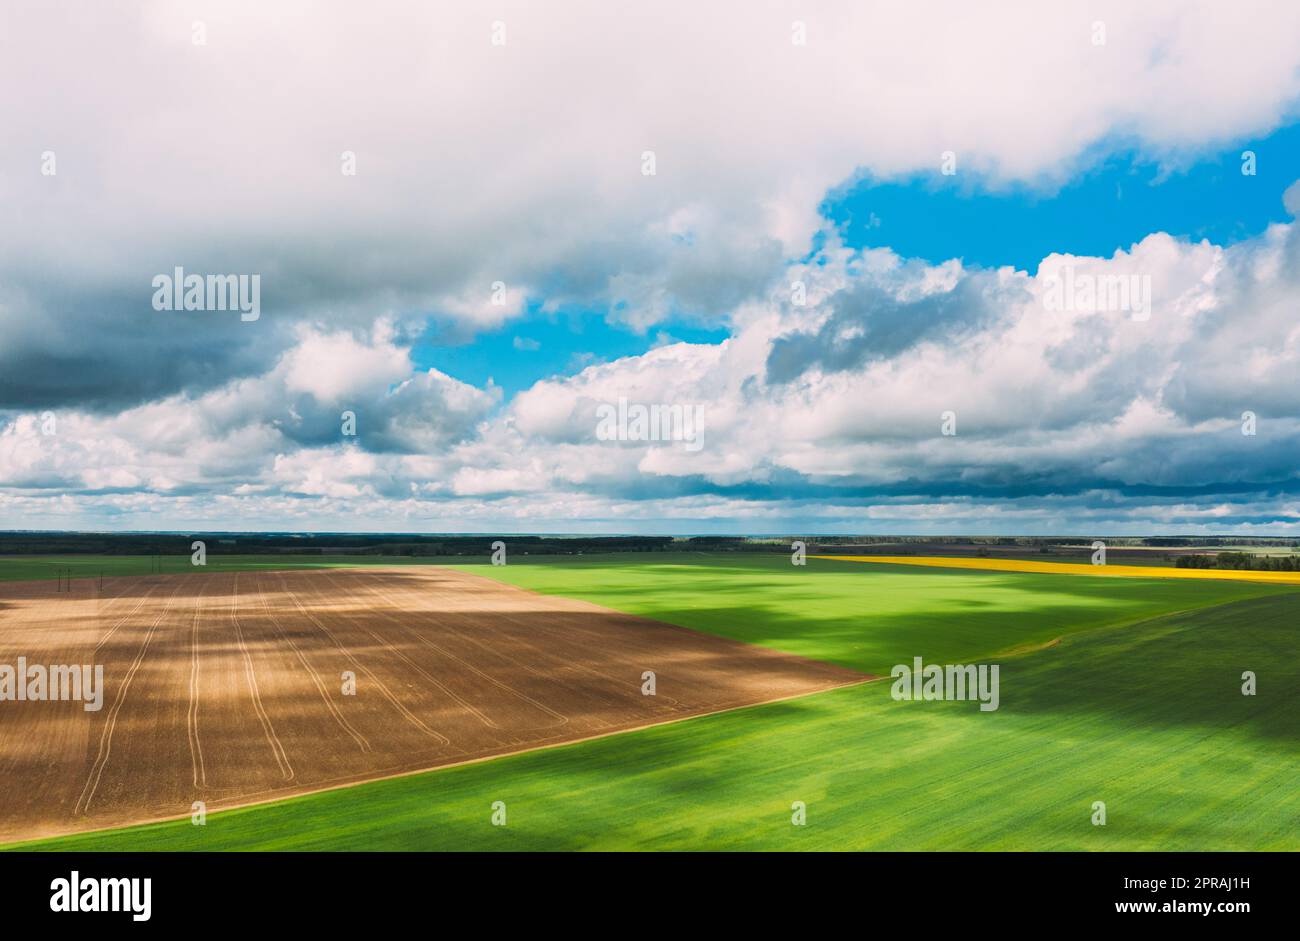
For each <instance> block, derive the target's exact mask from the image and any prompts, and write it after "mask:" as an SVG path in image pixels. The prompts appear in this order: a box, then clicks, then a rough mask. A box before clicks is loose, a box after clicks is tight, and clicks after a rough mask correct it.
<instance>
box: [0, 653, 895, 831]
mask: <svg viewBox="0 0 1300 941" xmlns="http://www.w3.org/2000/svg"><path fill="white" fill-rule="evenodd" d="M882 679H887V677H881V676H866V675H864V676H863V678H862V679H859V680H849V681H847V682H844V683H839V684H836V685H832V686H827V687H824V688H823V689H813V690H807V691H805V692H802V693H792V694H790V695H789V696H777V697H775V698H773V699H765V700H762V701H761V702H752V703H744V704H741V705H738V706H727V707H725V708H723V709H716V710H714V711H712V712H699V713H696V714H695V715H689V716H673V717H671V718H666V719H661V720H658V721H655V722H647V723H644V724H642V725H635V726H629V727H628V728H625V729H612V730H608V731H604V732H596V733H593V734H592V735H586V736H583V737H582V738H572V739H566V740H565V741H563V742H551V743H549V744H534V745H529V746H525V747H523V748H516V749H512V750H510V751H502V752H495V753H493V754H491V755H479V756H476V757H474V758H462V759H460V760H457V761H451V762H447V763H446V764H440V765H431V766H428V767H424V768H413V769H411V770H410V771H397V772H394V773H392V774H384V775H379V776H377V777H373V778H362V779H359V780H354V781H343V782H340V783H338V784H327V785H325V786H324V787H318V788H312V789H311V790H306V791H301V792H299V793H297V794H282V795H276V796H271V797H265V798H262V799H259V800H251V801H242V802H240V803H237V804H231V805H229V806H224V807H218V808H216V809H214V810H213V811H212V813H214V814H227V813H233V812H235V811H240V810H250V809H252V808H255V807H266V806H270V805H273V804H280V803H288V802H290V801H296V800H301V799H303V798H308V797H314V796H315V795H317V794H327V793H330V792H333V791H343V790H347V789H348V788H354V787H363V786H365V785H367V784H377V783H379V782H381V781H395V780H398V779H400V778H410V777H414V776H416V775H418V774H433V773H434V772H439V771H448V770H450V769H452V768H463V767H465V766H467V765H478V764H483V763H484V762H488V761H497V760H498V759H503V758H516V757H518V756H520V755H524V754H527V753H529V752H544V751H553V750H555V749H559V748H567V747H568V746H570V745H582V744H585V743H587V742H593V741H597V740H599V739H602V738H613V737H614V736H616V735H625V734H627V733H629V732H643V731H645V730H646V729H653V728H658V727H659V726H665V725H677V724H678V723H682V722H694V721H696V720H699V719H708V718H710V717H712V716H721V715H726V714H728V713H732V712H739V711H740V710H742V709H760V708H762V707H763V706H771V705H775V704H777V703H783V702H790V701H792V700H795V699H805V698H808V697H810V696H821V695H823V694H824V693H833V692H835V691H836V690H840V689H849V688H851V687H855V686H866V685H867V684H869V683H875V682H878V681H879V680H882ZM266 793H269V792H266ZM189 819H190V815H189V814H178V815H175V816H170V817H151V818H148V819H144V820H137V821H134V822H132V823H126V824H120V825H118V826H113V827H100V828H98V829H93V830H78V831H74V832H72V833H63V834H59V835H58V836H50V837H38V838H36V839H34V840H23V841H20V842H15V843H3V844H0V852H7V851H22V848H23V846H24V844H30V843H47V842H53V841H56V840H63V839H73V838H78V837H84V836H93V835H96V834H104V833H112V832H114V831H117V830H131V829H134V828H136V827H148V826H156V825H158V824H165V823H179V822H180V821H183V820H189ZM52 851H57V849H55V850H52Z"/></svg>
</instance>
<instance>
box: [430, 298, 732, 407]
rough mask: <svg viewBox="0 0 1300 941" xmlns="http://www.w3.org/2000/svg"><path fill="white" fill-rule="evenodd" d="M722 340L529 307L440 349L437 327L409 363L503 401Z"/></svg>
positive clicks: (712, 332)
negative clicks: (490, 390)
mask: <svg viewBox="0 0 1300 941" xmlns="http://www.w3.org/2000/svg"><path fill="white" fill-rule="evenodd" d="M727 335H728V332H727V330H726V328H725V327H724V326H722V325H718V326H713V327H709V326H705V325H702V324H700V323H699V322H698V321H697V320H694V319H692V320H672V319H670V320H665V321H664V322H662V323H659V324H656V325H655V326H654V327H651V328H648V329H645V330H637V329H635V328H634V327H633V326H631V325H629V324H627V323H624V322H621V321H619V320H618V319H617V318H616V317H613V316H610V315H609V312H608V311H602V310H592V309H589V308H579V307H561V308H560V309H558V310H555V311H549V312H548V311H543V310H542V304H541V303H540V302H538V301H536V300H534V301H530V302H529V303H528V304H527V305H526V307H525V310H524V314H523V316H522V317H520V318H519V319H516V320H512V321H510V322H509V323H507V324H505V325H503V326H501V327H499V328H497V329H495V330H490V331H485V332H482V333H479V334H477V335H476V336H474V337H469V338H467V337H463V336H457V335H456V334H454V333H453V334H451V335H450V336H448V337H446V338H445V339H443V340H442V342H440V336H439V331H438V327H437V324H436V322H435V323H433V324H431V325H430V326H429V329H428V330H427V331H426V332H425V333H424V334H423V335H422V336H421V337H420V339H419V340H418V341H416V343H415V344H414V345H413V347H412V350H411V358H412V361H413V362H414V363H415V365H416V366H417V367H419V368H421V369H428V368H430V367H432V368H434V369H438V370H441V371H442V372H445V373H448V374H450V375H453V376H455V377H456V378H458V379H460V380H461V381H463V382H469V383H473V384H474V385H478V386H483V385H486V384H487V383H488V381H489V380H490V381H492V382H493V383H494V384H495V385H497V386H498V387H499V388H500V389H501V390H502V391H503V392H504V393H505V394H506V396H513V395H514V394H515V393H517V392H520V391H522V390H524V389H527V388H528V387H529V386H531V385H532V384H533V383H534V382H537V381H538V380H541V379H547V378H550V377H551V376H557V375H564V374H567V373H570V372H577V371H579V370H581V369H584V368H586V367H587V366H592V365H596V364H599V363H607V362H610V361H611V360H615V359H619V358H621V357H624V356H637V355H639V354H641V353H645V352H646V351H647V350H650V349H653V348H654V347H656V346H662V345H664V344H665V343H673V342H686V343H718V342H720V341H722V340H723V339H725V338H726V337H727Z"/></svg>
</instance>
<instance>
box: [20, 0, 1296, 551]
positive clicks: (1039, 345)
mask: <svg viewBox="0 0 1300 941" xmlns="http://www.w3.org/2000/svg"><path fill="white" fill-rule="evenodd" d="M494 20H497V21H500V22H502V23H503V24H504V27H505V36H506V42H505V44H504V45H493V44H492V42H491V37H492V28H493V21H494ZM196 21H199V22H201V23H202V24H203V26H204V28H205V40H206V41H205V42H204V43H203V44H200V45H196V44H195V43H194V41H193V39H194V23H195V22H196ZM1097 21H1103V22H1104V24H1105V31H1106V42H1105V44H1104V45H1097V44H1095V43H1094V42H1093V36H1094V32H1093V24H1094V23H1095V22H1097ZM796 26H800V27H802V28H803V29H805V30H806V34H807V37H808V41H807V44H806V45H799V44H796V43H794V42H792V41H791V37H792V30H794V29H795V28H796ZM0 35H2V36H4V37H5V39H4V43H5V45H4V55H2V56H0V82H3V86H4V87H5V88H8V89H11V91H10V92H9V93H5V94H4V95H3V96H0V122H2V123H3V126H4V127H5V133H4V135H2V136H0V164H3V166H4V167H6V172H5V173H4V174H0V210H3V211H4V213H5V218H6V219H9V220H14V223H15V224H12V225H7V226H4V227H0V410H3V411H0V513H3V514H4V515H5V518H6V519H10V520H13V525H23V524H28V525H42V526H48V525H57V524H59V523H60V522H62V523H64V524H65V525H85V524H87V523H88V522H93V521H100V522H103V521H111V522H112V523H113V524H114V525H128V526H129V525H136V526H149V525H157V521H158V520H159V519H161V518H166V519H168V520H174V521H175V525H178V526H180V525H186V524H189V525H208V526H212V525H217V526H221V525H226V526H233V527H234V528H242V527H245V526H247V527H256V526H259V525H262V526H274V527H292V526H295V525H301V526H302V527H303V528H319V527H320V526H322V525H325V526H326V527H327V528H328V527H329V525H330V524H329V523H323V522H322V521H337V523H336V524H335V525H336V528H342V527H344V526H350V527H356V528H371V527H372V526H378V527H380V528H384V527H389V528H456V527H458V526H463V527H466V528H476V527H477V528H485V527H490V526H491V525H494V524H495V525H497V526H500V525H502V524H503V523H504V522H505V521H509V520H517V521H520V525H521V527H522V528H537V529H547V528H561V529H564V528H569V529H572V528H582V527H583V526H586V525H591V526H596V527H602V528H609V527H610V526H611V525H613V526H616V527H617V526H618V525H619V524H620V521H626V522H627V525H628V526H632V525H636V526H637V527H639V528H641V527H649V528H653V526H654V525H661V524H662V525H671V526H678V525H686V526H687V527H688V528H689V527H692V526H697V525H699V526H703V525H708V522H707V521H711V520H716V521H727V520H730V521H732V522H733V523H734V521H735V520H737V519H748V520H752V521H755V522H754V524H753V525H755V526H763V527H767V528H769V529H776V528H780V526H781V525H782V522H783V521H788V520H807V519H815V520H821V521H825V523H826V525H828V526H835V527H841V526H843V527H848V528H859V529H861V528H870V527H871V525H873V524H879V525H886V524H888V523H889V521H893V520H903V521H906V520H913V521H914V522H915V523H916V525H917V526H926V525H930V524H931V523H932V524H933V525H934V526H936V527H939V528H943V527H945V526H949V527H951V526H959V525H960V524H961V521H963V520H967V519H969V520H978V519H984V520H987V519H988V518H989V517H988V514H989V513H990V512H992V511H990V509H989V507H990V506H996V507H997V509H996V512H997V513H999V514H1002V515H1001V516H1000V517H999V518H1000V519H1002V520H1004V521H1005V523H1006V525H1007V526H1008V527H1013V528H1014V527H1016V526H1029V525H1040V526H1043V527H1046V528H1051V527H1052V526H1057V527H1059V526H1061V525H1064V524H1067V523H1071V522H1072V521H1075V520H1079V519H1099V520H1105V521H1108V522H1109V523H1113V524H1114V525H1115V526H1117V527H1122V526H1126V525H1130V524H1131V525H1134V526H1141V525H1143V523H1144V521H1146V523H1147V524H1149V523H1150V522H1151V521H1153V520H1154V521H1157V522H1159V523H1160V524H1162V525H1170V526H1183V525H1186V526H1199V525H1206V526H1211V525H1214V524H1215V523H1216V522H1222V521H1224V520H1231V521H1234V523H1240V525H1241V526H1243V527H1249V526H1255V525H1258V526H1267V525H1270V523H1272V522H1276V521H1278V520H1281V521H1282V522H1284V523H1285V524H1286V525H1288V526H1290V525H1294V523H1295V520H1296V500H1295V498H1294V497H1293V496H1292V494H1294V493H1295V491H1296V489H1297V487H1296V477H1295V473H1296V472H1295V470H1294V468H1295V467H1296V466H1297V465H1296V457H1297V456H1300V455H1298V454H1297V441H1298V440H1300V438H1298V437H1297V435H1300V414H1298V413H1297V405H1296V401H1297V397H1296V396H1295V394H1294V391H1295V380H1294V376H1295V375H1296V374H1297V372H1296V367H1297V365H1300V363H1297V360H1298V359H1300V334H1298V333H1297V327H1296V326H1295V325H1294V320H1295V318H1294V315H1293V311H1292V310H1291V308H1292V307H1293V299H1294V297H1295V296H1296V287H1297V285H1296V283H1295V282H1296V277H1297V275H1296V272H1297V271H1300V264H1298V262H1300V238H1298V237H1297V235H1296V226H1295V223H1288V224H1284V225H1278V226H1275V227H1273V228H1272V229H1270V230H1269V231H1267V232H1266V233H1264V234H1262V235H1260V236H1259V237H1257V238H1255V239H1252V240H1250V241H1247V242H1243V243H1240V244H1237V245H1234V246H1231V247H1222V246H1216V245H1213V244H1209V243H1192V242H1187V241H1181V240H1178V239H1175V238H1172V237H1170V236H1167V235H1164V234H1161V233H1153V234H1151V235H1150V236H1149V237H1147V238H1145V239H1143V240H1142V241H1140V242H1139V243H1137V244H1136V245H1133V246H1131V247H1130V248H1129V249H1128V250H1126V251H1121V252H1118V253H1116V254H1115V255H1114V256H1113V257H1109V258H1079V257H1073V256H1068V255H1063V254H1057V255H1051V256H1049V257H1047V258H1045V259H1043V260H1042V263H1041V265H1040V266H1039V267H1038V269H1037V270H1036V271H1013V270H1010V269H1005V270H997V271H988V270H977V269H968V268H965V267H963V266H962V265H961V263H959V262H956V261H951V262H947V263H944V264H938V265H929V264H924V263H921V262H918V261H915V260H909V259H905V258H900V257H898V256H897V255H896V254H895V253H893V252H891V251H889V250H888V249H875V250H867V251H853V250H850V249H848V248H845V247H844V246H842V245H841V244H840V243H839V242H838V240H837V238H836V234H835V232H834V231H831V230H829V229H828V227H827V223H826V220H825V219H823V218H822V216H821V213H820V211H819V208H820V206H821V204H822V201H823V200H824V199H825V197H826V195H827V193H828V192H830V191H832V190H833V189H834V188H836V187H838V186H841V185H843V184H845V183H846V182H848V181H852V180H854V179H857V178H859V177H862V176H869V177H871V178H873V179H889V178H898V177H912V176H922V177H923V176H926V175H932V174H936V173H937V172H938V171H939V166H940V160H941V155H942V154H943V153H944V152H947V151H951V152H952V153H953V154H954V156H955V159H956V161H957V165H958V167H959V168H960V171H959V172H960V174H961V175H962V179H963V180H967V181H968V185H970V186H972V187H984V188H989V189H993V190H997V189H999V188H1001V187H1003V186H1005V185H1009V184H1013V183H1016V184H1028V185H1030V186H1032V187H1039V188H1043V189H1050V188H1052V187H1053V186H1055V185H1058V184H1060V183H1063V182H1064V181H1066V180H1067V179H1069V178H1070V176H1071V174H1074V173H1077V172H1078V171H1079V170H1080V169H1082V168H1085V167H1087V166H1088V165H1089V163H1090V162H1095V161H1098V160H1101V159H1103V158H1104V157H1105V156H1107V154H1109V153H1111V152H1113V151H1115V150H1116V149H1125V150H1128V149H1133V150H1135V151H1137V152H1139V153H1140V154H1141V155H1142V156H1143V158H1144V159H1151V160H1156V161H1159V162H1161V163H1162V164H1165V165H1167V166H1168V167H1170V168H1171V169H1173V168H1177V167H1179V166H1181V165H1182V164H1183V163H1185V162H1187V161H1190V160H1193V159H1194V158H1195V157H1196V155H1197V154H1199V153H1201V152H1202V151H1204V150H1205V149H1206V148H1210V147H1215V146H1218V145H1222V144H1224V143H1226V142H1230V141H1233V140H1236V139H1240V138H1242V137H1244V136H1246V135H1250V134H1257V133H1263V132H1267V131H1269V130H1270V129H1272V128H1274V127H1276V126H1277V125H1278V124H1279V123H1280V122H1282V121H1284V120H1285V119H1286V118H1287V115H1288V114H1290V113H1292V109H1294V107H1295V104H1296V101H1297V98H1298V97H1300V69H1297V63H1300V7H1297V6H1296V5H1295V4H1290V3H1276V4H1269V5H1266V6H1265V7H1262V8H1261V10H1260V11H1259V13H1258V15H1243V14H1242V13H1241V12H1240V11H1239V10H1236V9H1229V8H1226V7H1222V6H1216V5H1212V4H1204V5H1185V4H1172V3H1160V2H1156V3H1148V4H1141V5H1135V4H1127V3H1115V4H1106V3H1102V4H1097V3H1065V4H1051V5H1046V6H1045V5H1043V4H1041V3H1034V2H1023V3H1000V4H997V5H992V6H990V5H973V4H958V3H939V2H935V3H921V4H905V5H896V6H891V5H885V6H881V5H863V4H858V3H848V2H845V3H829V4H822V3H819V4H816V5H805V4H801V3H790V4H777V5H768V6H763V7H757V8H756V7H754V6H753V5H752V4H746V3H740V2H735V3H731V2H726V3H716V4H706V5H703V6H701V5H698V4H685V3H682V4H676V3H669V4H656V5H655V6H654V8H653V9H652V10H651V9H647V10H643V11H632V12H629V11H627V10H622V9H614V8H612V7H611V6H609V5H608V4H603V3H597V2H594V0H581V2H578V0H575V2H571V3H564V4H560V5H552V4H548V5H546V6H545V7H542V6H539V5H537V4H529V3H511V2H506V3H503V4H501V5H499V6H498V7H496V8H494V9H493V10H492V11H490V12H488V11H485V10H483V9H482V8H479V7H475V6H474V5H472V4H459V5H451V6H447V5H442V6H439V7H437V8H436V9H435V8H434V7H432V6H429V5H426V4H415V3H396V2H394V3H387V4H380V8H379V11H378V15H377V14H376V11H375V9H373V8H367V9H366V10H364V11H362V10H360V9H356V10H351V9H348V8H347V7H344V6H330V7H328V8H325V9H323V8H321V7H320V6H319V5H316V4H306V3H302V4H293V3H287V4H278V5H277V7H276V9H275V10H274V11H273V12H272V11H268V10H267V9H266V8H265V6H264V5H259V4H255V3H252V2H233V3H220V4H218V3H206V2H161V0H158V2H152V3H145V4H144V5H143V6H142V7H139V8H130V9H128V8H125V7H118V6H114V5H97V6H92V7H86V8H78V9H76V10H75V11H74V10H72V9H62V8H59V7H57V6H55V7H51V6H48V5H36V4H23V3H17V4H8V5H6V6H5V8H4V10H3V11H0ZM51 62H59V63H62V64H63V65H62V66H61V67H59V68H55V69H51V68H50V65H49V64H50V63H51ZM286 76H291V77H292V79H291V80H288V79H286ZM164 77H165V78H164ZM14 90H20V91H14ZM647 152H651V153H652V155H653V162H654V173H653V175H647V173H646V172H644V170H645V168H646V167H647V165H648V164H647ZM50 160H56V161H57V172H53V173H43V172H42V170H43V168H46V167H47V166H52V164H50V162H49V161H50ZM351 168H355V173H354V174H353V173H351V172H350V169H351ZM1296 194H1297V188H1296V187H1295V186H1293V187H1292V188H1291V189H1289V190H1288V191H1287V193H1286V196H1285V204H1286V206H1287V208H1288V209H1289V211H1290V212H1291V213H1292V214H1293V215H1294V214H1295V213H1296V211H1297V202H1298V199H1300V197H1297V195H1296ZM882 231H883V230H882ZM177 265H182V266H184V267H185V268H186V270H187V271H191V272H202V273H237V274H249V275H254V274H256V275H258V276H260V277H261V279H262V282H261V283H262V316H261V317H260V318H259V319H258V320H257V321H256V322H250V323H245V322H241V321H240V319H239V317H238V315H237V314H231V313H229V312H220V311H201V312H195V311H189V312H186V311H172V312H159V311H154V310H153V309H152V307H151V306H150V303H149V302H150V298H151V295H152V290H151V279H152V278H153V276H154V275H155V274H157V273H160V272H170V271H172V269H173V268H174V267H175V266H177ZM1067 271H1068V272H1070V273H1071V275H1072V276H1079V277H1083V278H1085V279H1087V278H1111V277H1121V276H1122V277H1126V278H1127V277H1129V276H1136V277H1138V278H1146V279H1149V285H1150V290H1151V301H1152V303H1151V309H1150V311H1149V314H1150V316H1149V318H1146V319H1135V318H1134V317H1132V316H1131V313H1132V312H1131V311H1125V310H1112V309H1091V308H1089V307H1088V306H1087V305H1084V306H1083V307H1072V308H1070V309H1065V310H1062V309H1053V308H1051V307H1050V305H1049V304H1048V303H1047V302H1046V300H1045V297H1046V294H1047V292H1048V291H1049V289H1050V285H1051V284H1052V283H1053V279H1059V278H1060V277H1062V276H1063V275H1064V272H1067ZM792 281H802V282H804V283H805V285H806V288H807V297H806V301H805V302H804V303H803V304H796V303H794V302H793V300H792V298H791V294H790V290H789V287H790V284H791V282H792ZM1143 283H1146V282H1143ZM534 307H537V308H540V309H541V310H543V311H555V310H559V309H563V308H566V307H576V308H580V309H595V310H598V311H600V312H602V314H603V315H604V316H607V317H609V318H611V319H614V320H621V321H623V322H625V323H626V324H629V325H632V326H633V327H635V328H637V329H640V330H645V331H653V329H654V328H655V326H656V325H657V324H659V323H660V322H661V321H665V320H674V321H679V320H682V319H689V318H692V317H698V318H705V319H708V320H709V321H710V322H711V323H723V324H725V325H726V326H727V328H728V331H729V334H730V335H729V336H728V338H727V339H726V340H725V341H724V342H721V343H683V342H677V341H675V340H673V339H672V337H670V336H667V335H664V336H663V337H661V339H660V340H659V341H658V342H657V343H656V344H655V348H653V349H651V350H650V351H649V352H647V353H645V354H644V355H641V356H634V357H628V358H624V359H620V360H617V361H615V362H612V363H605V364H601V365H595V366H586V368H580V369H579V368H577V366H581V365H583V364H581V363H577V365H576V366H575V368H574V369H572V370H570V371H569V372H570V374H567V375H566V374H561V375H557V376H554V377H552V378H550V379H548V380H546V381H543V382H539V383H537V384H536V385H534V386H533V387H532V388H530V389H528V390H526V391H524V392H523V393H520V394H519V395H517V396H516V397H515V398H514V399H513V400H511V401H509V402H506V401H504V400H503V396H502V394H501V392H500V390H499V389H497V388H496V387H495V386H492V385H491V384H490V383H489V384H488V385H487V386H486V387H482V388H479V387H476V386H473V385H470V384H468V383H465V382H463V381H461V380H460V379H459V378H458V377H456V376H452V375H448V374H445V373H443V372H440V371H438V370H430V369H421V368H417V366H416V365H415V362H414V361H413V359H412V353H411V348H412V341H413V338H414V337H416V336H418V335H419V334H420V333H421V331H423V330H424V329H425V328H426V327H427V326H429V325H430V324H431V323H432V324H433V325H434V326H435V327H436V328H437V330H438V331H439V332H440V334H441V335H444V336H448V337H452V338H456V339H469V338H472V336H473V335H475V334H476V333H478V332H480V331H484V330H494V329H499V328H501V327H502V326H503V325H506V324H509V323H510V322H511V321H514V320H517V319H518V318H521V317H523V316H525V315H526V313H527V312H528V311H529V310H531V309H534ZM534 343H535V341H530V340H529V339H528V338H527V337H521V338H517V343H516V348H517V349H519V350H521V351H534V350H536V349H537V347H536V346H534ZM620 400H627V401H629V402H633V403H646V404H653V403H660V404H667V405H673V404H676V405H691V406H695V405H699V406H701V407H702V408H703V415H704V425H703V429H702V446H701V447H699V448H698V449H694V450H691V449H687V448H685V447H682V446H681V442H673V441H666V442H648V443H647V442H634V441H601V440H598V439H597V437H596V435H595V428H596V423H597V410H598V409H599V408H600V406H602V405H608V404H610V403H616V402H619V401H620ZM46 409H49V410H52V411H53V412H54V413H55V414H56V416H57V418H58V431H57V433H56V434H53V435H47V434H44V433H43V432H42V428H41V422H40V420H39V414H40V412H42V411H43V410H46ZM345 411H348V412H352V413H354V414H355V417H356V421H357V426H358V434H357V435H356V436H355V437H349V436H344V435H342V434H341V431H340V423H341V416H342V414H343V413H344V412H345ZM945 411H953V412H955V413H956V422H957V428H958V434H957V435H956V436H945V435H942V434H940V433H939V427H940V415H941V413H943V412H945ZM1245 411H1254V412H1256V413H1257V415H1258V420H1259V433H1258V434H1257V435H1256V436H1254V437H1248V436H1243V435H1242V434H1241V433H1240V422H1241V415H1242V413H1243V412H1245ZM990 501H993V502H990ZM981 513H982V514H984V515H983V516H981V515H980V514H981ZM1144 514H1145V515H1144ZM656 521H657V522H656ZM682 521H685V522H684V524H683V523H682ZM719 525H721V522H720V523H719ZM904 528H914V527H906V526H904Z"/></svg>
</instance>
